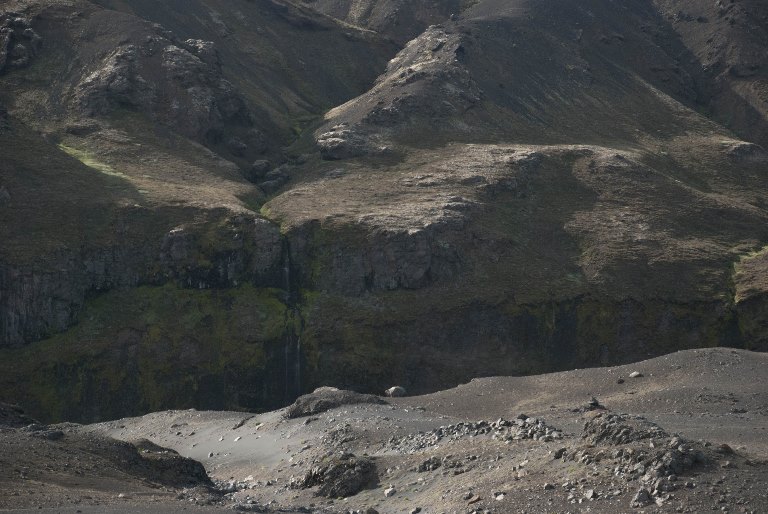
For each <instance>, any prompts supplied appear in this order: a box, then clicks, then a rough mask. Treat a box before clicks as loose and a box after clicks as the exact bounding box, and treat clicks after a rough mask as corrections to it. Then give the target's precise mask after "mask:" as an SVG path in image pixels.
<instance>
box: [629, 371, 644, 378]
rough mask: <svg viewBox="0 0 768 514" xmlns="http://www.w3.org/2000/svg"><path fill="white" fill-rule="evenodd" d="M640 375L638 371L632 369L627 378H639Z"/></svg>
mask: <svg viewBox="0 0 768 514" xmlns="http://www.w3.org/2000/svg"><path fill="white" fill-rule="evenodd" d="M642 376H643V374H642V373H640V372H639V371H633V372H632V373H630V374H629V378H640V377H642Z"/></svg>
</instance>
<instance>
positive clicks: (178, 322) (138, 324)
mask: <svg viewBox="0 0 768 514" xmlns="http://www.w3.org/2000/svg"><path fill="white" fill-rule="evenodd" d="M282 295H283V293H282V291H279V290H273V289H258V288H254V287H252V286H250V285H244V286H241V287H238V288H233V289H227V290H203V291H200V290H190V289H179V288H176V287H174V286H170V285H167V286H162V287H139V288H134V289H128V290H118V291H111V292H108V293H105V294H103V295H99V296H97V297H95V298H94V299H92V300H90V301H89V302H88V303H87V305H86V307H85V309H84V310H83V312H82V314H81V316H80V323H79V324H78V325H77V326H76V327H74V328H73V329H71V330H69V331H68V332H66V333H63V334H59V335H57V336H55V337H52V338H50V339H48V340H45V341H41V342H38V343H34V344H31V345H29V346H27V347H24V348H20V349H5V350H2V351H0V362H2V364H0V373H1V375H2V378H1V379H0V383H1V384H2V388H1V389H2V393H0V395H1V396H2V397H3V399H4V400H8V401H17V402H20V403H22V404H24V405H25V406H27V407H28V408H29V410H30V412H31V413H32V414H33V415H37V416H41V417H43V418H44V419H45V420H46V421H55V420H61V419H80V420H94V419H105V418H111V417H118V416H125V415H130V414H137V413H141V412H146V411H149V410H157V409H164V408H171V407H191V406H203V407H211V408H214V407H216V408H232V409H237V408H258V407H259V406H258V405H254V404H253V403H252V402H251V401H245V400H242V401H241V398H240V397H239V396H238V393H239V392H240V391H249V390H250V391H251V392H252V395H251V396H252V397H254V398H255V397H259V391H258V389H259V388H260V387H262V386H263V384H264V382H265V381H264V380H260V377H261V376H262V374H263V373H264V371H265V369H266V368H267V367H268V366H269V362H268V359H269V355H268V353H269V348H270V346H271V345H279V344H281V343H282V341H283V340H284V337H285V332H286V312H287V311H286V307H285V305H284V304H283V302H282V300H281V298H282ZM269 406H270V407H271V406H272V405H269Z"/></svg>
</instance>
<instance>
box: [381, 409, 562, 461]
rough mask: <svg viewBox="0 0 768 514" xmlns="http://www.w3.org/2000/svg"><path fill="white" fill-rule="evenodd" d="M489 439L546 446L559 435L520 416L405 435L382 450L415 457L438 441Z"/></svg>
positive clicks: (391, 439)
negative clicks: (390, 450) (543, 444)
mask: <svg viewBox="0 0 768 514" xmlns="http://www.w3.org/2000/svg"><path fill="white" fill-rule="evenodd" d="M477 436H490V437H492V438H493V439H498V440H501V441H504V442H512V441H519V440H523V439H532V440H534V441H542V442H550V441H555V440H559V439H562V437H563V436H562V433H561V432H560V431H559V430H557V429H555V428H553V427H550V426H548V425H547V424H546V423H544V421H543V420H540V419H537V418H529V417H527V416H525V415H524V414H521V415H520V416H518V417H517V419H515V420H514V421H509V420H506V419H503V418H501V419H499V420H497V421H493V422H489V421H478V422H476V423H465V422H461V423H457V424H455V425H448V426H443V427H439V428H436V429H434V430H431V431H429V432H426V433H424V432H420V433H418V434H409V435H406V436H404V437H395V436H393V437H391V438H390V439H389V441H388V443H387V444H386V448H388V449H393V450H395V451H399V452H402V453H415V452H419V451H422V450H425V449H427V448H431V447H433V446H435V445H437V444H439V443H440V442H442V441H453V440H457V439H461V438H464V437H477Z"/></svg>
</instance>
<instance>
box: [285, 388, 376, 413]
mask: <svg viewBox="0 0 768 514" xmlns="http://www.w3.org/2000/svg"><path fill="white" fill-rule="evenodd" d="M358 403H372V404H378V405H382V404H385V403H386V402H385V401H384V400H382V399H381V398H379V397H378V396H375V395H372V394H361V393H356V392H354V391H344V390H335V391H334V390H327V389H326V390H323V391H322V392H319V393H318V392H314V393H311V394H305V395H303V396H299V397H298V398H297V399H296V401H295V402H293V404H292V405H291V406H290V407H288V408H287V409H286V411H285V417H286V418H289V419H291V418H300V417H302V416H310V415H312V414H319V413H321V412H325V411H328V410H330V409H335V408H336V407H340V406H342V405H353V404H358Z"/></svg>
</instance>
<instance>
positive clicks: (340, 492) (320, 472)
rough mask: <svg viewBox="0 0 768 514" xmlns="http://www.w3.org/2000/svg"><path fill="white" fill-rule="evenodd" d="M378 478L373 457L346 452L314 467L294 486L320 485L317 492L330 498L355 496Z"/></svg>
mask: <svg viewBox="0 0 768 514" xmlns="http://www.w3.org/2000/svg"><path fill="white" fill-rule="evenodd" d="M377 479H378V476H377V474H376V466H375V464H374V463H373V461H372V460H371V459H368V458H365V457H356V456H355V455H352V454H351V453H344V454H342V455H340V456H338V457H334V458H331V459H329V460H328V461H326V462H323V463H322V464H321V465H319V466H316V467H314V468H312V469H311V470H310V471H309V472H308V473H307V474H306V475H305V476H304V477H303V478H302V479H300V480H298V481H295V482H293V483H292V484H291V486H292V487H295V488H300V489H307V488H310V487H314V486H317V485H319V486H320V488H319V489H318V491H317V494H319V495H320V496H325V497H328V498H346V497H348V496H353V495H355V494H357V493H359V492H360V491H362V490H363V489H365V488H366V487H370V486H373V485H374V484H375V483H376V481H377Z"/></svg>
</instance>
